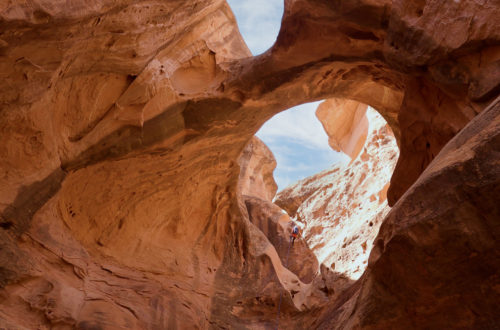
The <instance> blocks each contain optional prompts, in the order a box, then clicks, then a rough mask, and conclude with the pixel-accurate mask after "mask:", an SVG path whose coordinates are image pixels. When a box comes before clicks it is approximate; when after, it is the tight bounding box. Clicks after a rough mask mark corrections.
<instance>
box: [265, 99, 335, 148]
mask: <svg viewBox="0 0 500 330" xmlns="http://www.w3.org/2000/svg"><path fill="white" fill-rule="evenodd" d="M318 104H319V102H313V103H306V104H302V105H299V106H297V107H293V108H291V109H289V110H286V111H284V112H281V113H279V114H277V115H275V116H274V117H273V118H271V119H270V120H268V121H267V122H266V123H265V124H264V125H263V126H262V127H261V129H260V130H259V131H258V132H257V136H258V137H259V138H261V139H262V140H264V141H269V142H271V143H272V142H273V141H276V140H283V139H286V140H288V141H291V142H296V143H299V144H301V145H302V146H303V147H306V148H313V149H320V150H331V149H330V147H329V146H328V135H326V133H325V130H324V129H323V126H322V125H321V123H320V122H319V120H318V119H317V118H316V116H315V114H314V113H315V111H316V108H317V107H318Z"/></svg>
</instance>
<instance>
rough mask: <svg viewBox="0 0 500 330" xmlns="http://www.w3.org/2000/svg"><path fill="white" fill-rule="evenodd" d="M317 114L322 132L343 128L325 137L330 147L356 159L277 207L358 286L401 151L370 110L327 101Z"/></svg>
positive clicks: (294, 190) (283, 197) (305, 183)
mask: <svg viewBox="0 0 500 330" xmlns="http://www.w3.org/2000/svg"><path fill="white" fill-rule="evenodd" d="M353 109H355V110H354V111H353ZM316 113H317V115H318V117H319V119H320V120H321V122H322V124H323V126H325V127H332V126H333V127H335V126H337V127H342V128H343V129H336V130H334V131H333V133H332V134H330V133H329V130H328V129H327V133H328V135H329V136H330V141H331V140H333V139H335V140H336V141H345V142H344V143H338V144H336V146H339V147H338V149H337V150H339V151H342V152H345V153H346V154H348V155H353V156H354V158H353V159H352V160H351V161H350V162H349V164H336V165H334V166H332V167H331V168H329V169H327V170H324V171H322V172H320V173H318V174H316V175H313V176H310V177H308V178H305V179H303V180H300V181H299V182H297V183H296V184H293V185H291V186H289V187H287V188H285V189H284V190H282V191H281V192H280V193H279V194H278V195H277V196H276V201H275V203H276V205H278V206H280V207H282V208H283V209H284V210H286V211H287V212H288V214H290V215H291V216H293V217H294V218H295V219H296V220H297V221H299V222H301V223H303V225H304V229H303V237H304V239H305V241H306V242H307V244H308V246H309V247H310V249H311V250H312V251H313V252H314V254H315V255H316V256H317V258H318V261H319V262H320V263H321V264H324V265H325V267H329V268H331V269H332V270H334V271H336V272H338V273H340V274H343V275H344V276H347V277H348V278H350V279H353V280H357V279H358V278H359V277H360V276H361V275H362V274H363V272H364V270H365V268H366V266H367V262H368V256H369V254H370V251H371V249H372V244H373V240H374V239H375V236H376V235H377V233H378V230H379V227H380V225H381V223H382V220H383V219H384V217H385V215H386V214H387V212H388V211H389V206H388V205H387V188H388V186H389V180H390V177H391V174H392V172H393V170H394V166H395V165H396V161H397V157H398V147H397V145H396V140H395V138H394V135H393V134H392V131H391V129H390V128H389V127H388V125H387V123H386V121H385V120H384V119H383V118H382V117H381V116H380V115H379V114H378V113H377V112H376V111H375V110H373V109H370V108H367V106H366V105H363V104H360V103H358V102H355V101H344V100H327V101H325V102H324V103H322V104H320V106H319V107H318V110H317V112H316ZM353 146H355V149H354V148H353ZM353 150H357V151H355V152H354V153H353Z"/></svg>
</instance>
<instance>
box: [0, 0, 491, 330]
mask: <svg viewBox="0 0 500 330" xmlns="http://www.w3.org/2000/svg"><path fill="white" fill-rule="evenodd" d="M499 16H500V9H499V6H498V4H497V3H496V2H495V1H484V2H470V1H438V0H435V1H434V0H427V1H420V2H418V3H415V2H413V1H403V0H395V1H392V2H389V1H377V0H375V1H373V0H370V1H363V0H361V1H350V0H349V1H333V2H324V1H313V0H297V1H288V0H287V1H285V10H284V16H283V20H282V25H281V30H280V33H279V35H278V38H277V41H276V43H275V45H274V46H273V47H272V48H271V49H270V50H268V51H267V52H265V53H264V54H261V55H259V56H256V57H252V56H251V54H250V52H249V51H248V48H247V47H246V45H245V44H244V42H243V40H242V39H241V36H240V34H239V32H238V29H237V26H236V22H235V19H234V16H233V15H232V12H231V10H230V8H229V7H228V5H227V4H226V3H225V2H224V1H216V0H194V1H169V2H165V1H154V0H153V1H151V0H149V1H127V0H125V1H119V2H117V1H112V0H109V1H99V2H88V1H78V0H76V1H71V2H64V4H62V3H57V2H56V3H51V4H50V5H48V4H47V3H46V2H43V1H32V2H29V3H27V2H25V1H11V2H9V3H8V4H6V5H5V6H2V7H1V8H0V17H1V20H0V26H1V31H2V32H1V35H0V55H1V56H0V67H1V68H2V70H1V72H2V77H3V79H1V80H0V86H1V89H0V90H1V91H2V92H1V94H0V104H1V110H0V111H1V112H0V113H1V114H2V115H1V117H0V140H1V141H2V143H1V145H0V155H1V157H0V168H1V175H0V180H1V182H0V223H1V226H0V244H1V245H0V267H1V268H0V295H1V299H0V326H1V327H4V328H14V329H17V328H28V329H33V328H43V327H45V328H60V329H64V328H80V329H90V328H102V329H116V328H150V329H175V328H235V327H236V328H238V327H239V328H245V327H246V328H266V327H273V326H274V324H275V323H274V322H275V317H276V315H275V308H274V307H275V306H276V304H277V302H278V301H279V295H280V294H281V292H282V291H283V288H285V289H286V290H287V291H288V292H289V293H290V294H289V295H287V296H284V298H283V304H282V318H281V321H280V324H281V325H282V327H286V328H291V327H293V326H298V325H299V324H300V327H302V328H338V329H345V328H371V329H388V328H418V327H420V328H450V327H456V328H478V329H488V328H494V327H495V326H496V324H499V323H500V320H499V319H498V315H500V311H499V310H498V308H499V307H498V303H497V302H498V301H499V300H500V297H499V294H498V292H497V291H496V290H495V289H494V288H496V287H498V285H499V280H498V276H497V274H498V273H499V265H500V262H499V255H500V253H499V250H498V243H497V242H498V235H499V232H500V229H499V225H498V219H499V218H500V210H499V206H498V205H499V203H498V196H500V191H499V187H500V184H499V178H500V174H499V173H498V168H499V167H498V150H499V139H498V134H499V132H500V127H499V111H500V110H499V109H500V106H499V100H498V86H499V78H498V77H499V76H498V63H499V59H500V55H499V54H500V51H499V48H498V47H499V46H498V45H499V40H500V36H499V33H500V32H499V31H500V28H499V26H498V20H497V19H496V18H497V17H499ZM200 78H202V79H203V81H202V82H200V81H198V80H199V79H200ZM193 79H195V80H197V79H198V80H197V81H196V83H193V84H191V83H190V82H192V81H193ZM330 98H337V99H351V100H354V101H357V102H362V103H364V104H369V105H371V106H373V107H375V108H376V109H377V110H378V111H379V112H380V113H381V115H382V116H383V117H384V118H385V119H386V120H387V123H388V124H389V125H390V127H391V129H392V131H393V133H394V135H395V138H396V140H397V142H398V145H399V148H400V157H399V159H398V162H397V164H396V167H395V170H394V174H393V176H392V178H391V183H390V186H389V187H388V191H387V198H388V202H389V204H390V205H392V209H391V211H390V212H389V213H388V215H387V216H386V217H385V218H384V219H383V220H382V225H381V227H380V232H379V234H378V235H377V237H376V238H375V247H374V249H373V250H372V252H371V253H370V256H369V259H368V268H367V270H366V271H365V272H364V274H363V275H362V276H361V277H360V278H359V279H358V280H356V281H350V280H348V279H336V280H334V281H333V283H334V286H331V287H328V286H322V285H323V283H329V282H331V281H329V276H330V275H327V274H328V272H326V270H325V272H323V273H322V274H323V275H324V276H323V277H321V278H318V279H317V282H314V281H313V282H312V284H311V285H309V286H308V287H307V288H305V287H304V288H298V286H299V285H300V281H294V277H293V275H292V274H290V273H289V272H287V270H286V269H284V268H283V267H280V266H279V263H274V261H276V260H277V258H278V255H277V254H273V252H272V249H271V248H270V246H269V243H268V240H267V238H266V237H265V236H264V235H263V233H262V231H261V230H256V228H254V227H255V226H253V225H252V223H251V222H250V219H249V216H248V214H249V212H248V211H247V209H248V208H247V205H246V204H245V201H244V200H243V199H242V198H241V194H239V190H238V189H239V185H238V182H239V174H240V166H239V165H238V162H237V160H238V157H239V155H240V154H241V152H242V150H243V149H244V147H245V146H246V145H247V143H248V141H249V140H250V139H251V138H252V136H253V135H254V134H255V132H256V131H257V130H258V128H259V127H260V126H261V125H262V124H263V123H264V122H265V121H266V120H267V119H269V118H270V117H272V116H273V115H274V114H276V113H278V112H280V111H282V110H284V109H288V108H290V107H291V106H294V105H296V104H300V103H304V102H311V101H315V100H320V99H330ZM261 210H263V208H261ZM277 274H278V275H279V276H277ZM303 276H307V274H304V275H303ZM332 276H334V275H332ZM280 279H287V280H286V281H284V280H280ZM314 288H319V289H322V290H319V289H318V290H314ZM298 289H300V290H298ZM331 289H333V291H330V290H331ZM306 292H308V293H310V294H309V295H307V294H306ZM316 293H318V295H316ZM327 293H328V294H329V297H330V298H329V300H328V301H327V302H325V303H324V304H323V302H322V301H323V300H322V299H323V298H322V297H324V295H325V294H327ZM292 294H293V298H292ZM310 306H313V307H312V308H311V307H310Z"/></svg>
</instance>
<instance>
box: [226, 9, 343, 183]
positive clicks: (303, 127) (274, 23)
mask: <svg viewBox="0 0 500 330" xmlns="http://www.w3.org/2000/svg"><path fill="white" fill-rule="evenodd" d="M228 3H229V5H230V6H231V9H232V10H233V12H234V14H235V16H236V20H237V22H238V26H239V29H240V32H241V34H242V36H243V39H244V40H245V42H246V43H247V45H248V47H249V48H250V50H251V51H252V53H253V54H254V55H257V54H261V53H263V52H265V51H266V50H267V49H269V48H270V47H271V46H272V45H273V43H274V42H275V40H276V37H277V35H278V32H279V29H280V24H281V17H282V15H283V0H228ZM318 104H319V102H314V103H308V104H303V105H300V106H297V107H294V108H291V109H289V110H286V111H284V112H281V113H279V114H277V115H275V116H274V117H273V118H271V119H270V120H268V121H267V122H266V123H265V124H264V125H263V126H262V128H261V129H260V130H259V132H257V134H256V135H257V136H258V137H259V138H261V139H262V140H263V141H264V143H265V144H266V145H267V146H268V147H269V148H270V149H271V151H272V152H273V154H274V156H275V158H276V162H277V167H276V170H275V171H274V178H275V181H276V183H277V184H278V189H279V190H281V189H283V188H285V187H286V186H288V185H289V184H291V183H294V182H296V181H298V180H300V179H303V178H305V177H307V176H310V175H313V174H316V173H318V172H320V171H322V170H324V169H326V168H328V167H329V166H331V165H332V164H334V163H335V162H338V161H340V159H342V156H341V155H340V154H338V153H336V152H334V151H333V150H332V149H331V148H330V147H329V146H328V136H327V135H326V133H325V131H324V129H323V127H322V126H321V123H320V122H319V120H318V119H317V118H316V116H315V115H314V112H315V111H316V108H317V106H318Z"/></svg>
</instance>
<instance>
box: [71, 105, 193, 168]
mask: <svg viewBox="0 0 500 330" xmlns="http://www.w3.org/2000/svg"><path fill="white" fill-rule="evenodd" d="M185 107H186V102H180V103H176V104H174V105H172V106H171V107H169V108H167V109H166V110H165V111H163V112H162V113H161V114H159V115H158V116H156V117H154V118H152V119H150V120H148V121H146V122H145V123H144V125H143V127H139V126H133V125H128V126H124V127H122V128H120V129H118V130H116V131H115V132H113V133H111V134H109V135H108V136H106V137H104V138H102V139H101V140H100V141H99V142H98V143H96V144H94V145H93V146H91V147H89V148H88V149H87V150H85V151H84V152H82V153H81V154H80V155H78V156H77V157H76V158H75V159H71V160H67V161H64V162H63V165H62V167H63V168H64V169H67V170H77V169H79V168H82V167H85V166H89V165H92V164H96V163H99V162H101V161H104V160H108V159H116V158H119V157H123V156H125V155H127V154H128V153H130V152H132V151H135V150H142V149H144V148H146V147H149V146H151V145H153V144H154V143H157V142H160V141H162V140H165V139H167V138H169V137H171V136H173V135H175V134H176V133H179V132H181V131H182V130H183V129H184V127H185V125H184V118H183V117H182V111H183V110H184V108H185Z"/></svg>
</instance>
